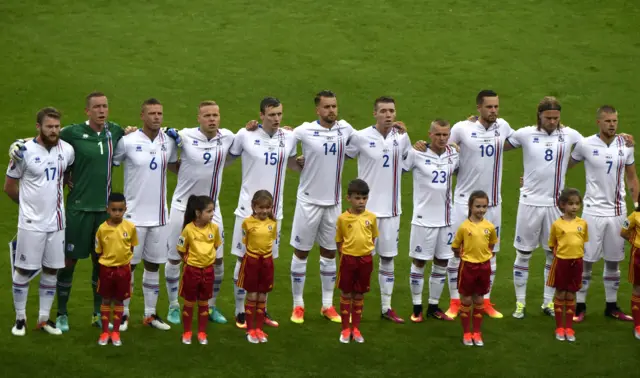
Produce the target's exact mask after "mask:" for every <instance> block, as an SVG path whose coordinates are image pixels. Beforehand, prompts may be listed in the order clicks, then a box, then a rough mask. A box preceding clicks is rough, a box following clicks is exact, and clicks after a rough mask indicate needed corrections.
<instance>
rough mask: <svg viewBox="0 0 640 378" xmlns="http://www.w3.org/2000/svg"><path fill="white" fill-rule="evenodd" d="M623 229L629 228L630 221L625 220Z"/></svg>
mask: <svg viewBox="0 0 640 378" xmlns="http://www.w3.org/2000/svg"><path fill="white" fill-rule="evenodd" d="M622 228H629V220H625V221H624V223H622Z"/></svg>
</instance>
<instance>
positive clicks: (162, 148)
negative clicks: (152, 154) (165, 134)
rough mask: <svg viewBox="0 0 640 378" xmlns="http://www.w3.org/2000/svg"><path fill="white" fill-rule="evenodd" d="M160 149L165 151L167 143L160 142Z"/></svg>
mask: <svg viewBox="0 0 640 378" xmlns="http://www.w3.org/2000/svg"><path fill="white" fill-rule="evenodd" d="M160 151H167V145H166V144H165V143H162V146H161V147H160Z"/></svg>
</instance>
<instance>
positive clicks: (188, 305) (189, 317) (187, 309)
mask: <svg viewBox="0 0 640 378" xmlns="http://www.w3.org/2000/svg"><path fill="white" fill-rule="evenodd" d="M193 305H194V303H193V302H191V301H188V300H186V299H185V300H184V304H183V305H182V325H183V327H184V332H185V333H187V332H191V327H192V323H193Z"/></svg>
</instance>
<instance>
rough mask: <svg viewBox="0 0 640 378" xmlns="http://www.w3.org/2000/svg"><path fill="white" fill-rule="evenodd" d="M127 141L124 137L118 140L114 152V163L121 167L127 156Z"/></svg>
mask: <svg viewBox="0 0 640 378" xmlns="http://www.w3.org/2000/svg"><path fill="white" fill-rule="evenodd" d="M126 143H127V141H126V140H125V138H124V137H122V138H120V140H119V141H118V144H117V145H116V150H115V152H114V153H113V159H112V161H113V165H115V166H117V167H119V166H120V164H122V162H123V161H124V159H125V157H126V156H127V145H126Z"/></svg>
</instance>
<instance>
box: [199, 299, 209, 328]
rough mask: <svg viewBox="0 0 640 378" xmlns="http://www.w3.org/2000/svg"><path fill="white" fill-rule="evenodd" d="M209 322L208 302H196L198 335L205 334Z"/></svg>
mask: <svg viewBox="0 0 640 378" xmlns="http://www.w3.org/2000/svg"><path fill="white" fill-rule="evenodd" d="M208 322H209V302H208V301H198V333H200V332H204V333H207V323H208Z"/></svg>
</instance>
